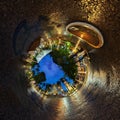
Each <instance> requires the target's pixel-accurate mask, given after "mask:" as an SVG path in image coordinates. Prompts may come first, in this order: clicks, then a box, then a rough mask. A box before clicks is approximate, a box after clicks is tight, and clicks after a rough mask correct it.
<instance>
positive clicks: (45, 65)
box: [32, 54, 73, 91]
mask: <svg viewBox="0 0 120 120" xmlns="http://www.w3.org/2000/svg"><path fill="white" fill-rule="evenodd" d="M32 71H33V72H34V75H37V74H38V73H40V72H44V73H45V77H46V81H45V82H41V83H42V84H41V83H40V84H39V86H40V87H41V88H42V89H43V90H45V89H46V84H51V85H53V84H56V83H57V82H58V81H60V79H61V78H65V79H66V81H67V82H69V84H71V85H72V84H73V80H72V79H71V78H70V77H69V76H67V75H66V74H65V72H64V71H63V69H62V67H61V66H59V65H57V64H56V63H55V62H54V61H53V58H52V56H51V55H50V54H47V55H46V56H44V57H43V58H42V60H40V61H39V63H38V64H37V65H35V66H34V67H33V68H32ZM61 86H62V88H63V90H64V91H67V88H66V86H65V84H64V83H62V82H61Z"/></svg>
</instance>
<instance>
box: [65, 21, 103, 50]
mask: <svg viewBox="0 0 120 120" xmlns="http://www.w3.org/2000/svg"><path fill="white" fill-rule="evenodd" d="M66 30H67V32H69V33H71V34H73V35H74V36H77V37H78V38H80V39H81V40H83V41H85V42H87V43H88V44H89V45H90V46H92V47H93V48H100V47H102V46H103V43H104V40H103V36H102V34H101V33H100V31H99V30H98V29H97V28H96V27H94V26H92V25H90V24H88V23H85V22H73V23H70V24H68V25H67V27H66Z"/></svg>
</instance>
